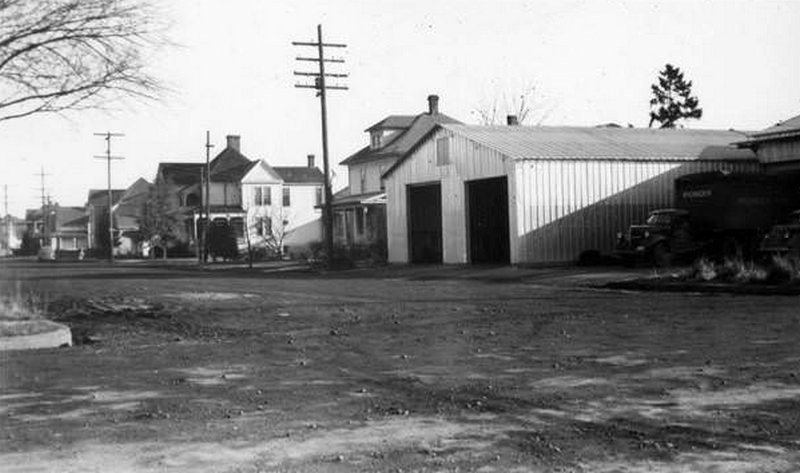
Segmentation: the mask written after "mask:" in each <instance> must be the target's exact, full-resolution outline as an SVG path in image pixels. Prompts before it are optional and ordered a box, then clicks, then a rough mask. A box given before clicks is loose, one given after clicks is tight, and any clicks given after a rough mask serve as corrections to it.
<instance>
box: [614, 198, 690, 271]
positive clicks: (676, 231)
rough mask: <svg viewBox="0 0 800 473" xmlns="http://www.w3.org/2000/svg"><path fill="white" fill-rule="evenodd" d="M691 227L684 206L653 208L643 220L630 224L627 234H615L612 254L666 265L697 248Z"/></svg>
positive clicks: (627, 258) (626, 258)
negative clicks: (636, 223)
mask: <svg viewBox="0 0 800 473" xmlns="http://www.w3.org/2000/svg"><path fill="white" fill-rule="evenodd" d="M691 228H692V226H691V222H690V215H689V212H688V211H687V210H683V209H658V210H653V211H651V212H650V214H649V215H648V216H647V220H646V221H645V223H644V224H642V225H631V226H630V228H629V229H628V232H627V234H624V233H622V232H620V233H618V234H617V249H616V251H615V254H616V255H617V256H618V257H620V258H623V259H625V260H650V261H652V262H653V263H654V264H655V265H657V266H667V265H669V264H670V263H672V261H673V260H674V259H675V258H676V257H677V258H680V257H682V256H686V255H687V254H693V253H694V252H696V251H697V250H698V249H699V247H700V244H699V243H697V242H696V241H695V240H694V239H693V237H692V232H691Z"/></svg>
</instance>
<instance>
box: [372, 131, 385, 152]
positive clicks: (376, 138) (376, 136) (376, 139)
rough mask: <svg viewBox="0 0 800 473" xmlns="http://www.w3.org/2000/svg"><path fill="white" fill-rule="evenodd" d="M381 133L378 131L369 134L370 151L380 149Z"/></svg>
mask: <svg viewBox="0 0 800 473" xmlns="http://www.w3.org/2000/svg"><path fill="white" fill-rule="evenodd" d="M382 134H383V133H382V132H381V131H380V130H377V131H373V132H372V133H370V134H369V147H370V148H372V149H378V148H380V147H381V135H382Z"/></svg>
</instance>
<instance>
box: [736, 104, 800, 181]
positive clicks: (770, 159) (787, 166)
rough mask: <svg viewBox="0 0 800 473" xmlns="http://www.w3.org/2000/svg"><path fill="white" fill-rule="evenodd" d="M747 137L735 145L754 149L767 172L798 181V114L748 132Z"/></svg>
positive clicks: (799, 119)
mask: <svg viewBox="0 0 800 473" xmlns="http://www.w3.org/2000/svg"><path fill="white" fill-rule="evenodd" d="M747 138H748V139H747V140H746V141H740V142H738V143H736V144H737V146H739V147H741V148H747V149H751V150H753V151H755V153H756V155H757V156H758V159H759V161H761V163H763V164H764V167H765V170H766V172H767V173H770V174H780V175H783V176H787V177H790V178H794V179H795V180H797V181H798V182H800V115H798V116H796V117H793V118H790V119H788V120H786V121H783V122H780V123H778V124H776V125H774V126H771V127H769V128H766V129H764V130H761V131H758V132H755V133H750V134H748V137H747Z"/></svg>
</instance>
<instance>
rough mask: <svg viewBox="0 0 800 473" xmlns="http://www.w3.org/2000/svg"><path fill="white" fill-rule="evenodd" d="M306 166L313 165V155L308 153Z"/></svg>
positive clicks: (311, 166)
mask: <svg viewBox="0 0 800 473" xmlns="http://www.w3.org/2000/svg"><path fill="white" fill-rule="evenodd" d="M308 167H310V168H313V167H315V166H314V155H313V154H309V155H308Z"/></svg>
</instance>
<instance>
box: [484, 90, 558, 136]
mask: <svg viewBox="0 0 800 473" xmlns="http://www.w3.org/2000/svg"><path fill="white" fill-rule="evenodd" d="M554 109H555V106H554V104H553V103H552V102H551V101H549V100H547V99H545V98H544V97H542V96H541V94H540V93H539V91H538V89H537V88H536V86H535V85H534V84H533V83H532V82H531V81H528V82H525V83H524V84H522V86H521V87H520V88H519V91H518V92H515V93H509V92H502V93H494V94H493V95H492V97H490V98H489V99H488V100H486V99H484V100H483V101H481V102H480V103H478V105H476V106H475V107H473V109H472V113H473V114H474V115H476V116H477V120H478V123H480V124H481V125H501V124H505V118H506V116H508V115H513V116H515V117H517V121H518V122H519V123H520V124H522V125H528V124H529V125H536V126H539V125H541V124H542V123H544V121H545V120H547V118H548V117H549V116H550V114H551V113H552V112H553V110H554Z"/></svg>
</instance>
